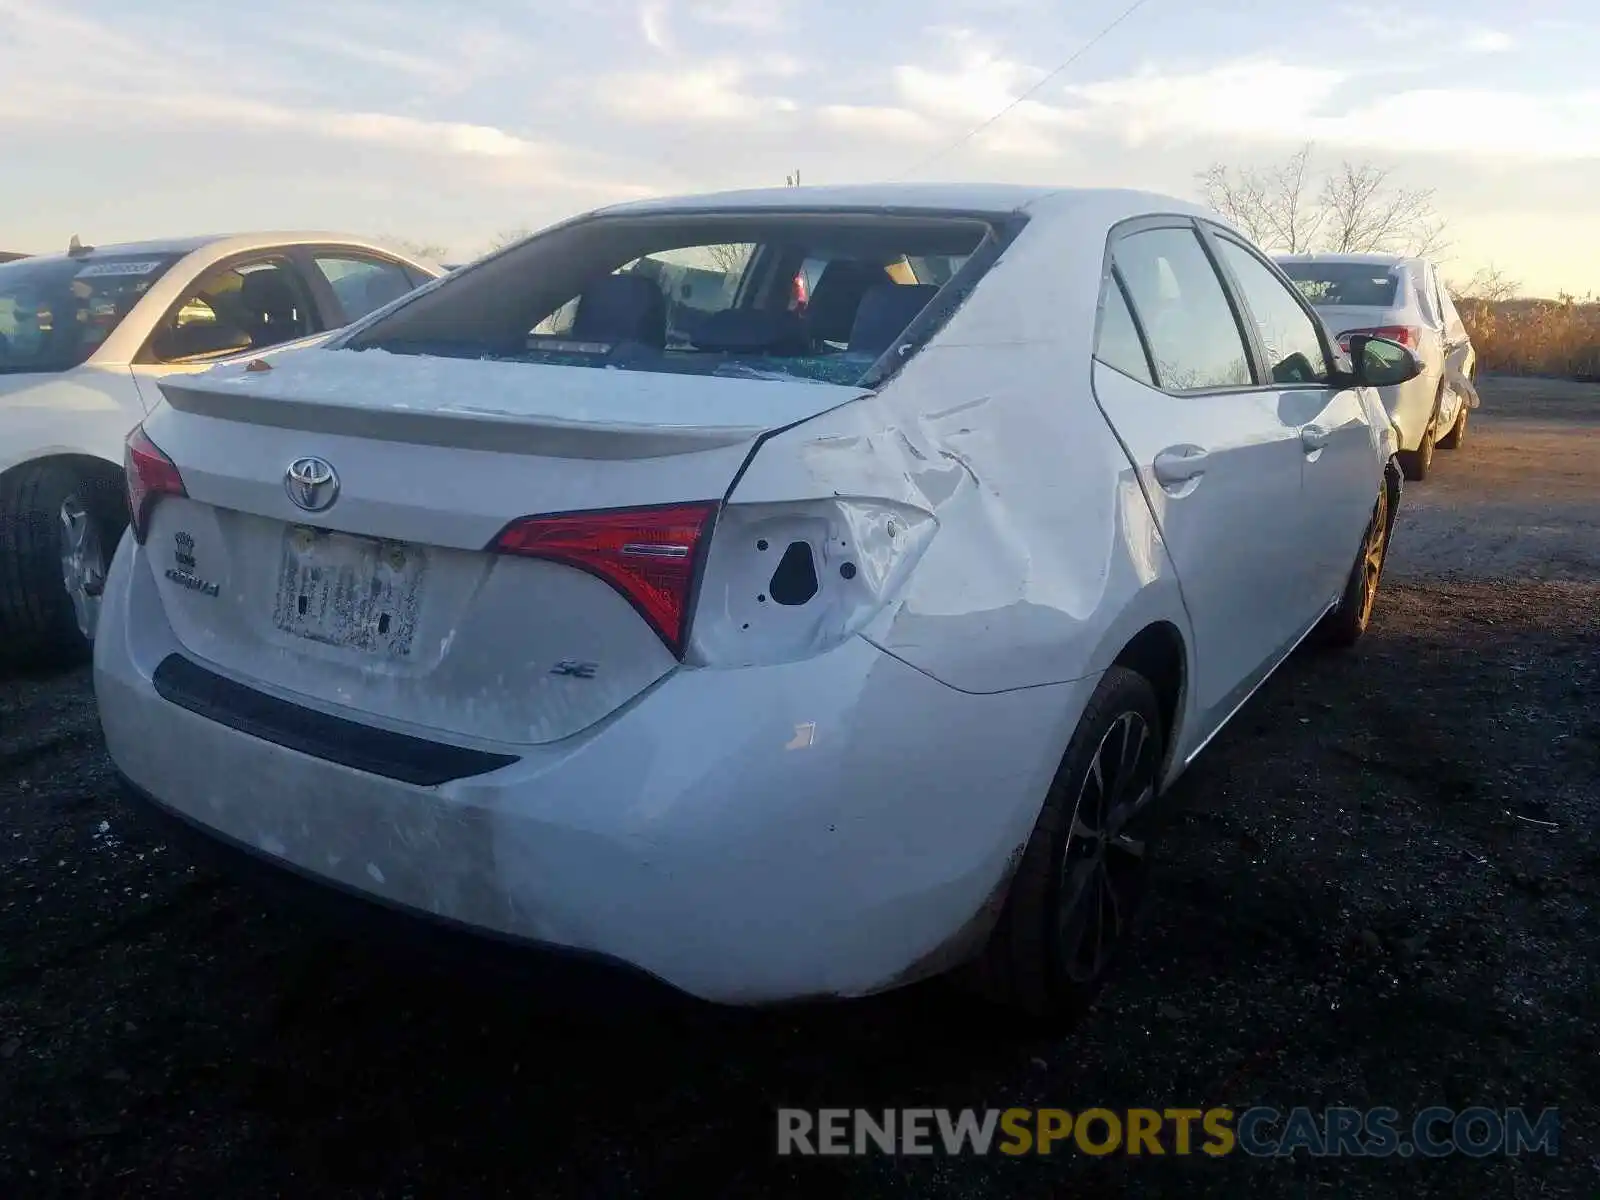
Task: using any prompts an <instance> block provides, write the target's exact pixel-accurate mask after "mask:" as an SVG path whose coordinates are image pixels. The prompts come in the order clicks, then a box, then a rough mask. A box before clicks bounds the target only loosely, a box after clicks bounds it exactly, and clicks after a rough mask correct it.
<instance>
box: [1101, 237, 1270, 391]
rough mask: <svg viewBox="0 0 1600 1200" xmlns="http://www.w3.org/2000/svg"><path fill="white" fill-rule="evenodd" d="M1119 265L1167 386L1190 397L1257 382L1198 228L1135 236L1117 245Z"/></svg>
mask: <svg viewBox="0 0 1600 1200" xmlns="http://www.w3.org/2000/svg"><path fill="white" fill-rule="evenodd" d="M1112 259H1113V261H1114V262H1115V263H1116V265H1117V270H1118V273H1119V274H1121V276H1122V280H1123V282H1124V283H1125V284H1126V285H1127V288H1128V295H1129V298H1130V299H1131V300H1132V302H1133V307H1134V310H1135V311H1136V312H1137V313H1138V314H1139V323H1140V324H1141V325H1142V326H1143V327H1144V331H1145V336H1146V338H1147V339H1148V341H1149V344H1150V354H1151V357H1152V358H1154V359H1155V365H1156V377H1157V381H1158V382H1159V383H1160V385H1161V386H1162V387H1163V388H1167V389H1168V390H1171V391H1178V392H1182V391H1191V390H1195V389H1200V388H1219V387H1244V386H1248V385H1250V384H1251V383H1253V382H1254V381H1255V380H1254V373H1253V370H1252V368H1251V365H1250V354H1249V352H1248V351H1247V350H1246V349H1245V343H1244V338H1243V336H1242V335H1241V334H1240V332H1239V325H1238V322H1236V321H1235V320H1234V318H1233V310H1232V308H1231V307H1230V306H1229V304H1228V298H1227V295H1226V293H1225V292H1224V291H1223V290H1222V282H1221V280H1219V279H1218V278H1217V273H1216V271H1215V269H1213V267H1212V265H1211V260H1210V259H1209V258H1208V257H1207V256H1206V252H1205V250H1204V248H1203V247H1202V246H1201V244H1200V238H1199V236H1198V235H1197V234H1196V233H1195V231H1194V230H1193V229H1177V228H1174V229H1147V230H1144V231H1142V232H1140V233H1134V234H1130V235H1129V236H1127V237H1125V238H1122V239H1121V240H1120V241H1118V242H1117V244H1116V248H1115V249H1114V250H1113V251H1112Z"/></svg>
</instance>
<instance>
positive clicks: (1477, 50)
mask: <svg viewBox="0 0 1600 1200" xmlns="http://www.w3.org/2000/svg"><path fill="white" fill-rule="evenodd" d="M1516 44H1517V43H1516V40H1515V39H1514V38H1512V36H1511V35H1510V34H1509V33H1502V32H1501V31H1500V30H1498V29H1478V30H1475V31H1473V32H1472V33H1471V34H1469V35H1468V36H1467V39H1466V41H1464V42H1462V43H1461V48H1462V49H1463V50H1465V51H1467V52H1468V53H1469V54H1503V53H1505V52H1506V51H1507V50H1510V49H1513V48H1514V47H1515V46H1516Z"/></svg>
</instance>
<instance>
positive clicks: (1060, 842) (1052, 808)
mask: <svg viewBox="0 0 1600 1200" xmlns="http://www.w3.org/2000/svg"><path fill="white" fill-rule="evenodd" d="M1139 731H1142V732H1143V734H1144V737H1143V738H1139V737H1137V733H1138V732H1139ZM1165 745H1166V732H1165V730H1164V729H1163V728H1162V723H1161V710H1160V707H1159V705H1158V704H1157V701H1156V693H1155V689H1154V688H1153V687H1152V686H1151V685H1150V682H1149V681H1148V680H1147V679H1145V678H1144V676H1142V675H1139V674H1137V673H1135V672H1133V671H1130V670H1127V669H1126V668H1123V667H1112V668H1111V669H1110V670H1109V671H1107V672H1106V674H1105V676H1104V677H1103V678H1102V679H1101V680H1100V683H1099V685H1098V686H1097V687H1096V688H1095V690H1094V694H1093V695H1092V696H1091V697H1090V699H1089V704H1088V706H1087V707H1086V708H1085V710H1084V713H1083V716H1082V718H1081V719H1080V720H1079V721H1078V727H1077V729H1076V730H1075V731H1074V732H1073V735H1072V741H1071V742H1070V743H1069V744H1068V746H1067V752H1066V755H1065V757H1064V758H1063V759H1062V762H1061V766H1060V767H1059V768H1058V769H1057V772H1056V776H1055V779H1054V781H1053V782H1052V784H1051V787H1050V792H1049V795H1048V796H1046V798H1045V802H1044V806H1043V808H1042V809H1041V811H1040V813H1039V819H1038V821H1037V822H1036V823H1035V825H1034V829H1033V833H1032V835H1031V836H1030V837H1029V839H1028V843H1027V846H1026V847H1025V848H1024V850H1023V854H1022V860H1021V862H1020V864H1019V865H1018V867H1017V872H1016V875H1015V876H1014V878H1013V879H1012V881H1011V889H1010V893H1009V895H1008V896H1007V898H1006V904H1005V908H1004V909H1003V910H1002V911H1001V914H1000V918H999V921H998V922H997V923H996V925H995V928H994V931H993V933H992V934H991V935H990V938H989V942H988V944H987V945H986V946H985V948H984V950H983V952H982V954H981V955H980V956H979V957H978V959H977V960H976V961H974V962H973V963H971V964H969V966H968V968H967V970H966V972H965V973H964V976H963V981H964V982H965V983H967V985H968V986H970V987H972V988H973V989H974V990H976V991H978V992H979V993H980V994H981V995H983V996H984V997H985V998H987V999H989V1000H991V1001H993V1002H996V1003H999V1004H1001V1005H1003V1006H1005V1007H1007V1008H1010V1009H1012V1010H1015V1011H1017V1012H1020V1013H1022V1014H1025V1015H1026V1016H1029V1017H1033V1018H1041V1019H1046V1020H1051V1021H1056V1020H1070V1019H1072V1018H1074V1017H1076V1016H1078V1015H1079V1014H1081V1013H1082V1012H1083V1011H1084V1010H1085V1009H1086V1008H1087V1007H1088V1006H1089V1004H1090V1003H1091V1002H1092V1001H1093V1000H1094V998H1095V996H1096V995H1097V994H1098V993H1099V990H1100V988H1101V987H1102V986H1103V985H1104V983H1105V979H1106V976H1107V974H1108V972H1109V969H1110V967H1111V965H1112V962H1113V960H1114V958H1115V956H1116V952H1117V950H1118V949H1119V948H1120V946H1121V944H1122V942H1123V941H1124V940H1125V934H1126V932H1127V930H1128V927H1129V924H1130V922H1131V919H1132V917H1133V915H1134V913H1135V911H1136V909H1137V906H1138V901H1139V900H1140V899H1141V898H1142V895H1143V892H1144V885H1145V879H1146V876H1147V873H1148V866H1149V864H1148V850H1149V841H1148V839H1147V838H1145V837H1143V836H1137V837H1136V836H1135V831H1138V832H1139V833H1140V834H1142V833H1143V831H1144V830H1145V829H1146V827H1147V820H1146V818H1147V816H1148V814H1149V813H1150V812H1151V810H1152V808H1153V807H1154V800H1155V795H1156V788H1157V786H1158V783H1159V774H1160V767H1161V763H1162V762H1163V760H1164V755H1165ZM1135 750H1136V751H1137V753H1136V754H1131V755H1125V754H1124V751H1135ZM1108 755H1109V756H1110V758H1108V757H1107V756H1108ZM1113 758H1114V759H1116V761H1117V764H1118V765H1120V764H1122V763H1124V762H1126V763H1127V764H1129V766H1128V770H1127V772H1126V774H1125V775H1124V776H1123V777H1122V778H1123V781H1124V783H1125V784H1126V785H1127V787H1128V788H1129V789H1131V790H1127V791H1124V792H1120V793H1118V795H1115V796H1108V795H1107V791H1106V789H1104V788H1097V782H1096V781H1097V780H1098V781H1100V782H1101V783H1104V782H1105V781H1106V778H1107V775H1108V773H1110V763H1111V759H1113ZM1097 765H1098V766H1099V770H1098V772H1096V770H1095V768H1096V766H1097ZM1112 790H1115V787H1114V785H1113V787H1112ZM1136 797H1143V799H1142V800H1137V801H1135V798H1136ZM1105 800H1109V801H1110V803H1111V808H1112V811H1113V813H1120V819H1114V820H1113V822H1112V824H1111V825H1105V824H1104V823H1103V816H1104V811H1103V809H1102V807H1101V803H1100V802H1101V801H1105ZM1130 801H1135V802H1134V803H1132V804H1130V803H1129V802H1130ZM1130 816H1131V818H1132V819H1131V820H1127V818H1128V817H1130ZM1095 825H1099V826H1100V827H1101V830H1102V834H1103V833H1104V831H1105V830H1106V829H1110V830H1111V835H1110V836H1088V835H1087V827H1089V826H1095ZM1086 876H1087V878H1086ZM1102 883H1103V884H1105V885H1107V888H1106V889H1105V890H1101V889H1100V887H1099V885H1100V884H1102ZM1107 895H1110V896H1112V897H1113V898H1114V900H1115V903H1114V904H1113V906H1112V907H1111V908H1110V909H1107V908H1105V907H1104V905H1105V897H1106V896H1107ZM1074 899H1076V900H1077V903H1076V904H1074V903H1072V901H1073V900H1074ZM1097 899H1098V901H1099V907H1098V908H1097V907H1096V900H1097ZM1097 918H1099V920H1098V922H1097V920H1096V919H1097ZM1111 918H1115V923H1114V924H1113V923H1112V920H1111ZM1096 932H1099V933H1100V934H1102V935H1105V934H1109V936H1108V937H1104V938H1103V940H1102V941H1101V942H1100V943H1098V944H1095V945H1094V946H1093V947H1092V949H1093V953H1092V954H1091V955H1090V956H1089V957H1088V958H1085V957H1084V956H1083V954H1082V953H1081V952H1082V951H1084V950H1085V949H1088V948H1090V947H1088V945H1087V943H1088V942H1089V941H1090V939H1091V938H1092V937H1093V936H1094V934H1095V933H1096ZM1079 935H1081V938H1082V940H1081V941H1080V940H1079Z"/></svg>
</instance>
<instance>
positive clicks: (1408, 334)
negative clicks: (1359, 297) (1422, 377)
mask: <svg viewBox="0 0 1600 1200" xmlns="http://www.w3.org/2000/svg"><path fill="white" fill-rule="evenodd" d="M1357 334H1365V335H1366V336H1367V337H1375V338H1386V339H1388V340H1389V341H1391V342H1399V343H1400V344H1401V345H1402V346H1409V347H1410V348H1411V349H1413V350H1415V349H1416V348H1417V343H1418V342H1419V341H1421V337H1420V335H1419V334H1418V331H1417V327H1416V326H1415V325H1379V326H1377V327H1376V328H1374V329H1346V330H1345V331H1344V332H1343V333H1341V334H1340V335H1339V349H1341V350H1343V351H1344V352H1345V353H1346V354H1349V353H1350V339H1351V338H1353V337H1355V336H1356V335H1357Z"/></svg>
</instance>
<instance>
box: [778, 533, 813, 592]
mask: <svg viewBox="0 0 1600 1200" xmlns="http://www.w3.org/2000/svg"><path fill="white" fill-rule="evenodd" d="M767 591H768V592H770V593H771V595H772V598H773V600H775V601H776V602H777V603H779V604H784V605H796V604H804V603H806V602H807V601H808V600H810V599H811V597H813V596H815V595H816V594H817V564H816V561H815V560H814V559H813V558H812V556H811V545H810V543H808V542H790V543H789V548H788V549H787V550H785V551H784V552H783V557H782V558H781V559H779V560H778V569H777V570H776V571H774V572H773V573H772V581H771V582H770V583H769V584H768V585H767Z"/></svg>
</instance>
